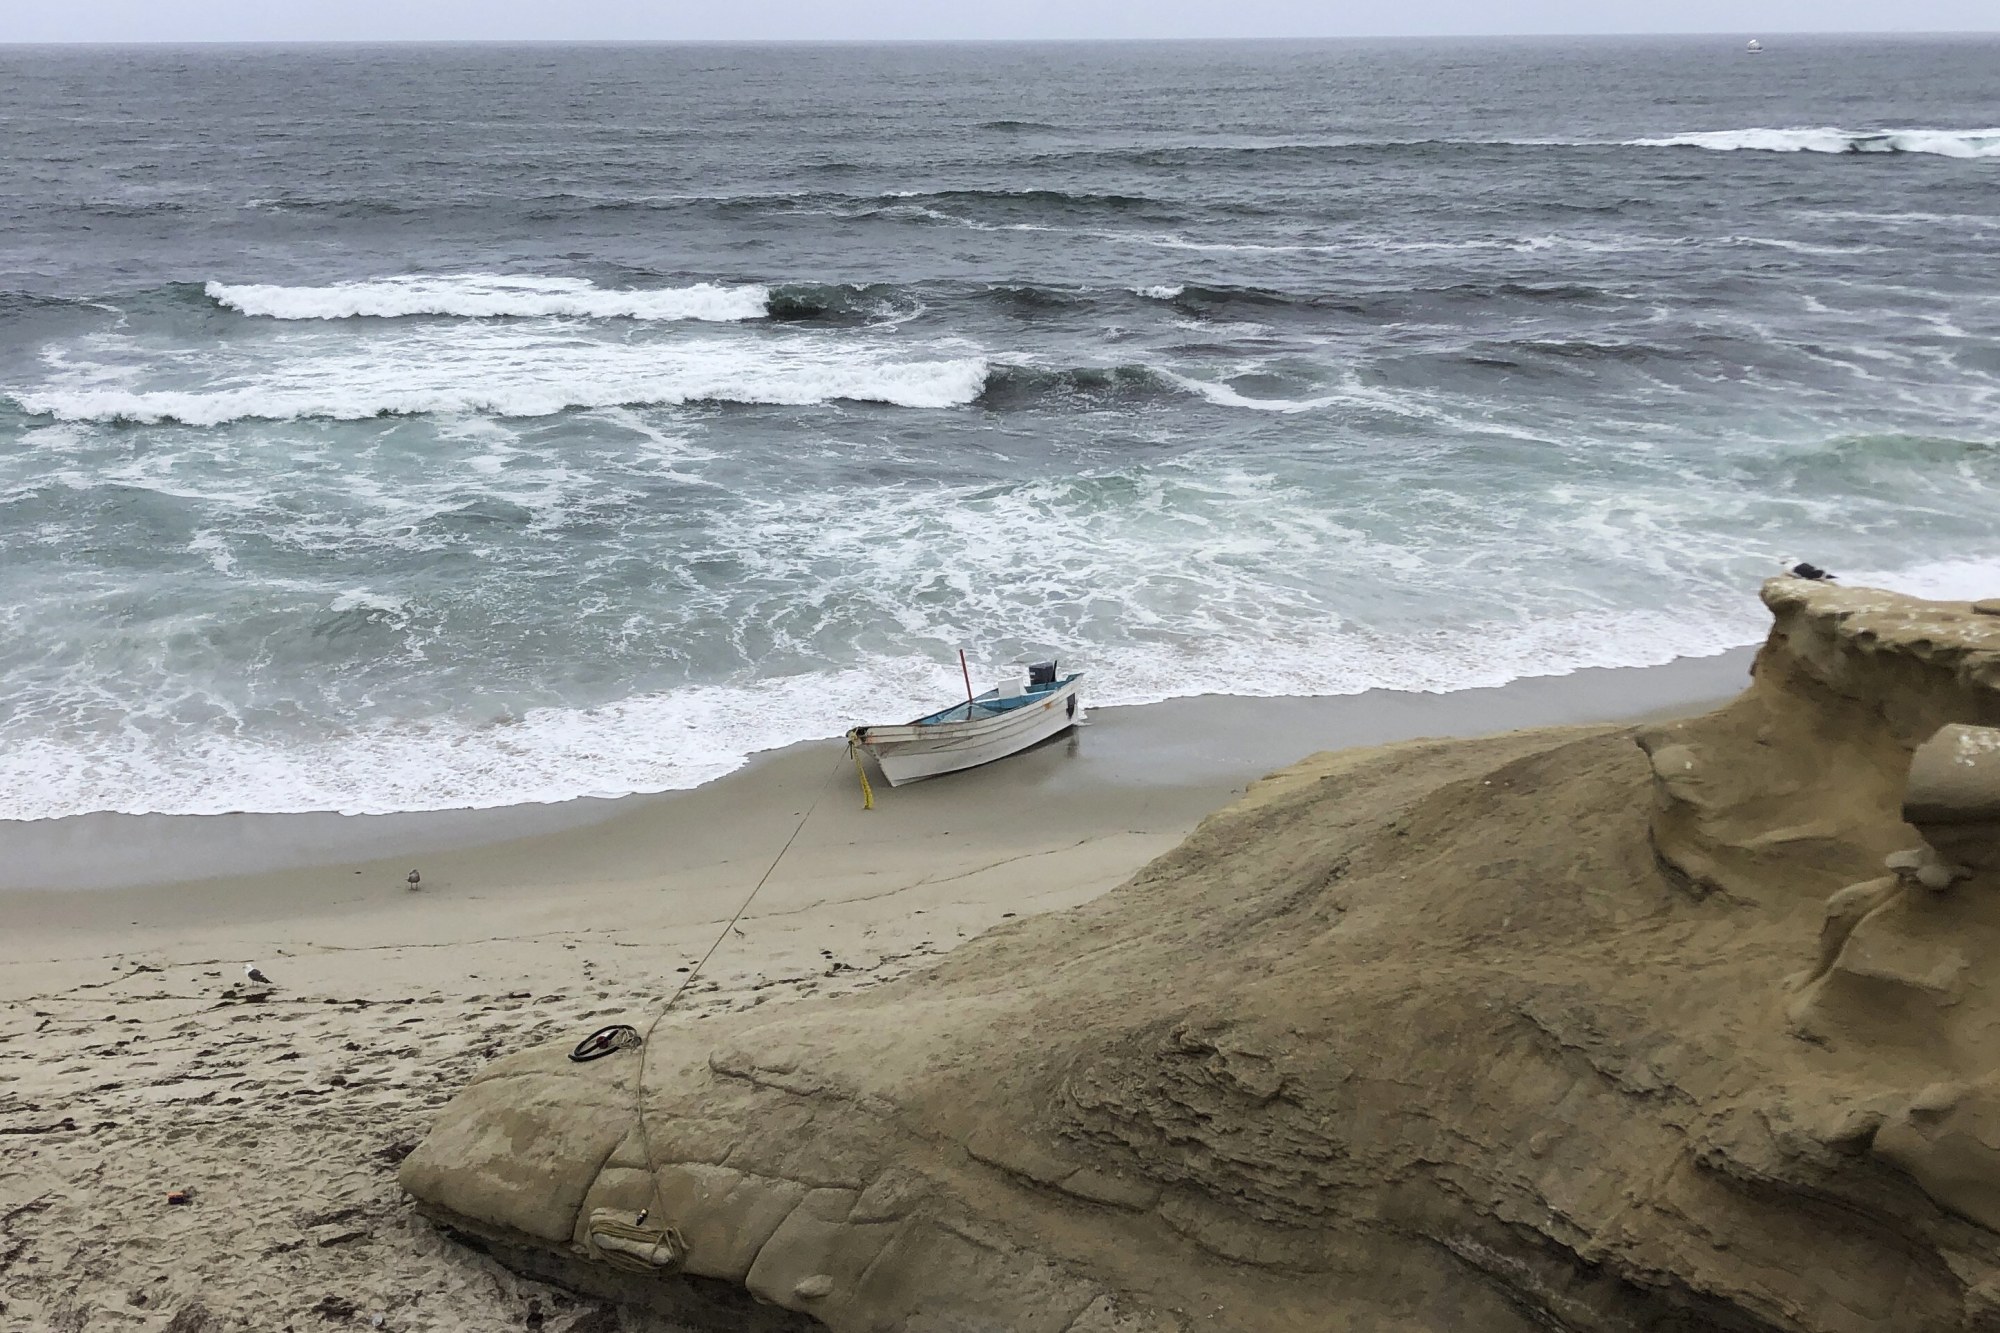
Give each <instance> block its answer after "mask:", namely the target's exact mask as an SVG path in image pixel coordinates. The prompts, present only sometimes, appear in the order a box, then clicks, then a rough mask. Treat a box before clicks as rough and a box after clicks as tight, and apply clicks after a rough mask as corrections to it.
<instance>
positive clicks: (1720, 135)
mask: <svg viewBox="0 0 2000 1333" xmlns="http://www.w3.org/2000/svg"><path fill="white" fill-rule="evenodd" d="M1625 144H1626V146H1627V147H1630V148H1706V149H1709V150H1711V151H1713V152H1722V153H1734V152H1743V151H1751V152H1764V153H1924V154H1930V155H1933V156H1937V157H1960V158H1990V157H2000V129H1984V130H1933V129H1910V130H1843V129H1839V128H1836V127H1834V126H1831V125H1822V126H1817V127H1795V128H1790V129H1766V128H1755V129H1746V130H1707V131H1703V132H1701V133H1696V134H1676V135H1670V136H1668V137H1666V138H1659V139H1628V140H1626V141H1625Z"/></svg>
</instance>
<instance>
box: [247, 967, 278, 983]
mask: <svg viewBox="0 0 2000 1333" xmlns="http://www.w3.org/2000/svg"><path fill="white" fill-rule="evenodd" d="M243 975H244V976H246V977H248V978H249V979H250V980H252V981H254V982H256V983H257V984H258V985H259V986H268V985H270V984H271V979H270V978H269V977H267V976H265V975H264V974H263V973H262V972H261V971H259V970H258V969H257V965H256V964H255V963H245V964H244V965H243Z"/></svg>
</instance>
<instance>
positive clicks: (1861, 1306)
mask: <svg viewBox="0 0 2000 1333" xmlns="http://www.w3.org/2000/svg"><path fill="white" fill-rule="evenodd" d="M1764 595H1765V600H1766V602H1767V603H1768V604H1769V606H1770V607H1771V609H1772V612H1773V614H1774V616H1775V626H1774V628H1773V631H1772V634H1771V638H1770V641H1769V643H1768V644H1767V646H1766V647H1765V649H1764V651H1763V653H1762V654H1761V655H1760V657H1759V660H1758V664H1757V668H1756V672H1755V676H1754V680H1753V683H1752V685H1751V687H1750V688H1749V690H1747V691H1746V692H1745V694H1744V695H1743V696H1742V697H1740V698H1739V699H1738V700H1736V701H1735V702H1734V703H1732V704H1730V705H1729V706H1727V707H1725V708H1723V709H1721V710H1720V711H1718V712H1716V713H1714V714H1711V715H1709V716H1707V717H1703V718H1700V719H1696V720H1692V721H1688V722H1682V723H1674V724H1668V725H1665V726H1659V727H1653V728H1641V729H1637V730H1635V729H1631V728H1615V727H1599V728H1570V729H1560V730H1549V731H1537V732H1522V733H1514V734H1509V735H1503V736H1495V737H1491V738H1488V739H1484V740H1478V741H1450V742H1416V743H1409V744H1403V745H1395V746H1389V747H1384V748H1381V749H1376V750H1368V751H1351V752H1344V753H1338V754H1330V755H1322V756H1318V757H1316V758H1314V759H1311V760H1308V761H1306V762H1304V763H1302V764H1300V765H1297V766H1296V767H1294V768H1292V769H1289V770H1286V771H1284V772H1282V773H1279V774H1276V775H1274V776H1273V777H1271V778H1269V779H1267V780H1265V781H1264V782H1262V783H1260V784H1259V785H1258V786H1257V787H1255V788H1254V789H1253V790H1252V791H1251V793H1250V794H1249V795H1248V796H1247V797H1246V798H1245V799H1244V800H1243V801H1241V802H1239V803H1238V804H1237V805H1235V806H1233V807H1231V808H1230V809H1228V810H1226V811H1223V812H1221V813H1220V814H1218V815H1216V816H1214V817H1212V818H1211V819H1209V820H1208V821H1207V822H1205V823H1204V824H1203V825H1202V827H1201V828H1200V829H1199V830H1198V831H1197V832H1196V833H1195V834H1194V835H1193V836H1192V837H1190V838H1189V839H1188V840H1187V842H1186V843H1184V844H1183V845H1182V846H1181V847H1179V848H1178V849H1176V850H1175V851H1173V852H1171V853H1170V854H1168V855H1167V856H1164V857H1162V858H1161V859H1160V860H1158V861H1157V862H1155V863H1154V864H1152V865H1151V866H1149V867H1148V868H1147V869H1146V870H1144V871H1143V872H1141V873H1140V874H1139V875H1138V876H1136V877H1135V878H1134V879H1133V880H1132V881H1131V882H1130V883H1128V884H1127V885H1125V886H1124V887H1123V888H1120V889H1118V890H1116V891H1115V892H1113V893H1111V894H1108V895H1106V896H1105V897H1103V898H1101V899H1099V900H1098V901H1096V902H1094V903H1092V904H1090V905H1089V906H1086V907H1084V908H1080V909H1078V910H1075V911H1072V912H1067V913H1063V914H1059V915H1053V916H1048V917H1043V918H1038V919H1032V920H1025V921H1017V922H1012V923H1009V924H1008V925H1007V926H1004V927H1002V928H1000V929H998V930H995V931H992V932H989V933H988V934H987V935H985V936H983V937H981V938H980V939H979V940H977V941H974V942H972V943H970V944H967V945H965V946H964V947H962V948H961V949H960V950H958V951H957V952H956V953H954V954H953V955H952V956H951V957H950V958H949V959H948V960H946V961H945V962H944V963H943V964H942V965H941V966H940V967H938V968H937V969H936V970H935V971H933V972H931V973H929V974H926V975H923V976H918V977H912V978H909V979H907V980H905V981H903V982H900V983H897V984H895V985H891V986H885V987H882V988H880V989H878V990H874V991H871V992H866V993H862V994H857V995H852V996H848V997H844V998H841V999H838V1000H833V1001H829V1002H812V1003H800V1004H795V1005H789V1006H782V1007H772V1008H768V1009H755V1010H751V1011H748V1012H745V1013H741V1014H737V1015H734V1016H731V1017H729V1018H726V1019H719V1020H715V1021H710V1022H704V1023H699V1024H688V1025H684V1026H673V1025H670V1024H669V1025H662V1026H661V1027H660V1029H659V1030H658V1031H657V1032H656V1033H655V1034H654V1036H653V1038H652V1040H651V1042H650V1044H649V1047H648V1049H647V1051H646V1052H645V1053H644V1054H643V1056H642V1055H641V1054H639V1053H633V1052H627V1053H622V1054H619V1055H617V1056H614V1057H611V1058H608V1059H605V1060H601V1061H598V1062H596V1063H593V1064H587V1065H575V1064H571V1063H569V1062H568V1061H567V1060H566V1059H565V1057H564V1052H563V1050H561V1049H553V1048H552V1049H547V1050H538V1051H532V1052H528V1053H525V1054H522V1055H519V1056H515V1057H512V1058H509V1059H505V1060H502V1061H500V1062H498V1063H497V1064H495V1065H494V1066H493V1067H492V1068H491V1069H490V1070H488V1071H487V1072H486V1073H485V1074H483V1075H482V1076H481V1077H480V1078H479V1079H478V1080H477V1081H475V1082H474V1083H473V1084H472V1085H471V1086H469V1087H468V1088H467V1089H466V1090H465V1091H464V1093H462V1094H461V1095H460V1096H459V1097H458V1098H457V1099H456V1100H455V1101H454V1102H453V1103H452V1104H451V1105H450V1106H449V1107H447V1108H446V1109H445V1110H444V1112H443V1113H442V1115H441V1116H440V1119H439V1122H438V1125H437V1128H436V1129H435V1130H434V1131H433V1132H432V1134H431V1136H430V1137H429V1138H428V1139H427V1140H426V1141H425V1142H424V1144H423V1145H422V1146H421V1147H420V1148H419V1149H418V1150H417V1152H416V1153H415V1154H414V1155H412V1156H411V1157H410V1158H409V1160H408V1161H407V1162H406V1163H405V1165H404V1171H403V1179H404V1183H405V1185H406V1187H407V1188H408V1189H409V1190H410V1191H411V1192H412V1193H413V1194H415V1195H416V1196H417V1198H418V1199H419V1201H420V1202H421V1204H422V1206H423V1207H424V1208H425V1209H427V1210H428V1211H429V1212H431V1213H432V1214H433V1215H434V1216H436V1217H438V1218H440V1219H441V1220H443V1221H445V1222H447V1223H449V1224H451V1225H453V1226H456V1227H458V1228H459V1229H461V1230H462V1231H464V1232H467V1233H469V1234H472V1235H475V1236H477V1237H479V1238H481V1239H482V1240H483V1241H484V1242H485V1243H487V1244H490V1245H492V1246H494V1247H495V1248H496V1250H497V1252H499V1253H500V1254H502V1256H503V1257H506V1258H508V1259H509V1260H510V1261H512V1262H515V1263H517V1264H519V1265H522V1266H524V1267H527V1268H530V1269H532V1270H534V1271H538V1272H541V1273H544V1274H550V1275H555V1276H558V1277H560V1278H562V1279H563V1280H566V1281H569V1282H572V1283H575V1284H579V1285H584V1286H588V1287H592V1288H594V1289H596V1290H599V1291H605V1292H609V1293H611V1294H614V1295H617V1296H619V1297H621V1298H622V1299H626V1300H630V1301H634V1302H639V1303H645V1304H649V1305H652V1306H653V1307H655V1308H658V1309H662V1310H667V1311H671V1312H674V1313H677V1314H678V1315H679V1316H680V1317H682V1318H684V1319H687V1320H690V1321H691V1322H697V1323H698V1322H701V1321H707V1322H708V1323H710V1324H712V1325H714V1326H716V1327H728V1328H752V1327H770V1328H777V1327H800V1328H806V1327H815V1326H819V1325H824V1326H826V1327H830V1328H833V1329H837V1330H888V1329H901V1328H907V1329H913V1330H945V1329H979V1330H994V1329H1006V1330H1021V1331H1023V1333H1027V1331H1030V1330H1048V1333H1064V1331H1068V1333H1109V1331H1110V1330H1132V1331H1134V1333H1137V1331H1139V1330H1161V1331H1162V1333H1164V1331H1165V1330H1172V1329H1184V1330H1194V1329H1211V1328H1213V1329H1259V1330H1268V1329H1315V1330H1325V1329H1354V1330H1361V1329H1391V1328H1395V1329H1438V1330H1460V1329H1478V1330H1496V1331H1504V1330H1515V1329H1521V1330H1525V1329H1531V1328H1533V1329H1546V1328H1558V1329H1571V1330H1592V1331H1593V1333H1595V1331H1596V1330H1607V1331H1608V1330H1636V1329H1686V1330H1696V1329H1723V1330H1778V1329H1783V1330H1815V1331H1819V1330H1825V1331H1827V1333H1833V1331H1836V1330H1838V1331H1839V1333H1861V1331H1862V1330H1871V1331H1872V1330H1883V1329H1895V1330H1899V1333H1926V1331H1928V1330H1945V1329H1976V1328H1989V1327H1991V1328H2000V1234H1996V1230H1995V1229H1996V1228H2000V1081H1997V1078H1996V1070H2000V1058H1996V1057H2000V992H1997V991H1996V989H1995V983H1994V981H1993V980H1992V978H1993V977H1994V976H1995V966H1996V962H2000V844H1996V841H1995V826H1996V824H2000V796H1996V788H1995V786H1993V785H1992V783H1993V775H1994V763H1993V755H1994V754H2000V750H1994V751H1991V752H1989V751H1988V750H1987V749H1986V748H1985V747H1986V746H1987V745H1988V744H1989V742H1990V741H1992V740H1993V739H1994V738H1995V735H1996V733H1991V732H1984V731H1980V730H1976V729H1978V728H1989V727H1995V726H2000V616H1991V615H1985V614H1981V613H1980V612H1977V611H1975V610H1974V609H1973V608H1972V607H1971V606H1968V605H1965V604H1943V603H1930V602H1921V601H1915V600H1912V599H1908V598H1902V597H1897V596H1893V595H1890V594H1886V593H1879V592H1873V591H1870V590H1866V589H1844V588H1836V587H1830V586H1825V585H1816V584H1807V583H1803V582H1800V581H1797V580H1778V581H1774V582H1773V583H1772V584H1770V585H1768V586H1767V587H1766V589H1765V594H1764ZM1953 724H1957V725H1958V726H1959V727H1960V728H1961V729H1960V730H1958V731H1945V732H1944V733H1943V735H1940V731H1941V729H1944V728H1947V727H1949V726H1952V725H1953ZM1933 737H1937V738H1938V739H1937V741H1936V742H1935V743H1934V745H1933V747H1932V748H1931V749H1928V750H1925V751H1924V754H1925V756H1926V757H1925V758H1924V759H1923V760H1922V761H1921V762H1920V763H1918V765H1917V769H1916V773H1915V775H1914V780H1912V755H1913V754H1915V753H1917V752H1918V750H1919V747H1921V746H1924V745H1925V744H1926V743H1927V742H1932V739H1933ZM1635 739H1636V740H1637V741H1638V742H1639V744H1638V745H1634V743H1633V742H1634V740H1635ZM1906 786H1907V791H1906ZM1906 797H1907V804H1906ZM1939 881H1942V882H1941V883H1940V882H1939ZM642 1066H643V1074H642ZM641 1084H643V1086H641ZM642 1105H643V1108H644V1109H643V1115H642V1114H641V1113H640V1108H641V1106H642ZM642 1210H643V1213H644V1217H643V1218H642V1217H640V1214H641V1212H642ZM593 1216H598V1217H600V1218H616V1219H622V1220H624V1221H627V1222H629V1223H634V1224H643V1225H646V1226H652V1227H655V1228H665V1227H669V1226H670V1227H672V1228H673V1229H674V1230H675V1231H676V1232H677V1233H678V1237H679V1239H680V1241H682V1242H683V1243H684V1246H685V1253H684V1257H681V1256H680V1252H679V1251H678V1250H676V1251H675V1255H676V1260H677V1261H676V1264H675V1267H676V1268H677V1269H678V1270H679V1271H674V1272H663V1273H660V1274H658V1275H651V1274H630V1273H626V1272H623V1271H621V1270H619V1269H616V1268H613V1267H612V1266H610V1265H609V1264H607V1263H606V1262H604V1261H603V1258H602V1253H601V1252H600V1253H596V1254H594V1253H593V1251H592V1250H591V1249H590V1248H589V1245H588V1241H589V1239H590V1236H589V1232H590V1227H591V1219H592V1217H593Z"/></svg>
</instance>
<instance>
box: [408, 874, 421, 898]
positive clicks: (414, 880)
mask: <svg viewBox="0 0 2000 1333" xmlns="http://www.w3.org/2000/svg"><path fill="white" fill-rule="evenodd" d="M423 882H424V877H423V876H422V875H419V874H418V873H417V872H416V871H414V870H412V871H411V872H410V877H409V880H408V881H407V883H408V884H409V886H410V891H411V892H413V893H414V892H415V891H416V888H417V886H418V885H419V884H422V883H423Z"/></svg>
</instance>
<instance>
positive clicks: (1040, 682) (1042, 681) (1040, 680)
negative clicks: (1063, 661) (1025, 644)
mask: <svg viewBox="0 0 2000 1333" xmlns="http://www.w3.org/2000/svg"><path fill="white" fill-rule="evenodd" d="M1055 683H1056V664H1055V663H1054V662H1030V663H1028V688H1029V689H1031V690H1042V689H1047V688H1048V687H1049V686H1051V685H1053V684H1055Z"/></svg>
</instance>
